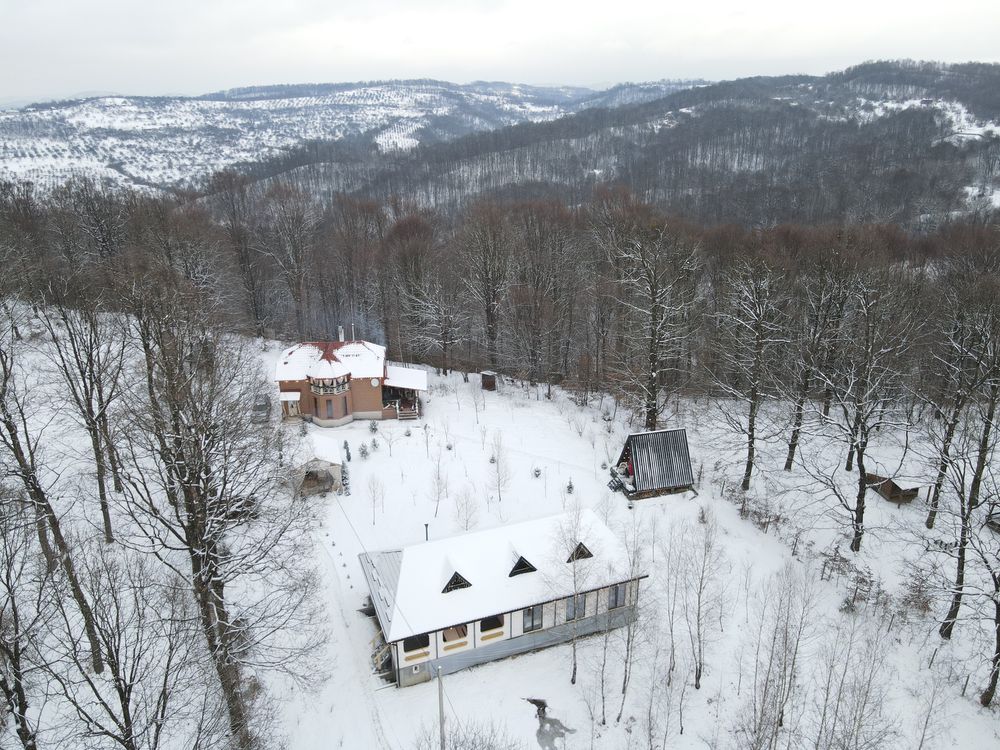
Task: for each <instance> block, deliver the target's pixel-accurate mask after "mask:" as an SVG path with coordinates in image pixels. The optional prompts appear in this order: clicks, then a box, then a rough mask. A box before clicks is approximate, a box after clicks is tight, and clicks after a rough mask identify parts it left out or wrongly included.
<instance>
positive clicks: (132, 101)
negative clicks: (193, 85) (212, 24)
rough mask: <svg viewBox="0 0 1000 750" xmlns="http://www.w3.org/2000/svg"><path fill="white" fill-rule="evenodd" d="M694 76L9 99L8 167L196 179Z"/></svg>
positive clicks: (668, 87)
mask: <svg viewBox="0 0 1000 750" xmlns="http://www.w3.org/2000/svg"><path fill="white" fill-rule="evenodd" d="M689 85H692V82H685V81H657V82H651V83H647V84H641V85H632V84H623V85H620V86H616V87H614V88H612V89H609V90H608V91H603V92H602V91H593V90H590V89H586V88H578V87H570V86H566V87H540V86H522V85H518V84H509V83H486V82H477V83H470V84H466V85H458V84H453V83H447V82H444V81H431V80H410V81H373V82H360V83H339V84H300V85H289V86H259V87H252V88H242V89H233V90H230V91H219V92H215V93H212V94H205V95H203V96H197V97H184V96H159V97H156V96H101V97H92V98H88V99H83V100H71V101H58V102H45V103H40V104H33V105H31V106H28V107H24V108H22V109H20V110H8V111H2V110H0V178H12V179H21V180H31V181H33V182H34V183H36V184H37V185H39V186H40V187H43V188H49V187H52V186H55V185H57V184H59V183H61V182H63V181H65V180H66V179H68V178H70V177H74V176H78V177H89V178H92V179H97V180H101V181H104V182H108V183H109V184H113V185H119V186H132V187H136V186H142V187H143V188H145V189H146V190H148V191H169V190H177V189H185V188H190V187H191V186H192V185H193V184H194V183H196V182H197V181H198V180H200V179H203V178H204V177H205V176H206V175H208V174H210V173H211V172H213V171H216V170H219V169H223V168H225V167H230V166H232V165H234V164H236V163H241V162H256V161H259V160H261V159H268V158H274V157H276V156H278V155H281V154H283V153H284V152H285V151H286V150H288V149H292V148H295V147H297V146H299V145H300V144H302V143H304V142H309V141H316V140H333V141H344V140H346V141H350V142H352V143H355V144H360V145H361V146H362V147H363V148H364V150H365V152H366V153H367V152H370V153H381V152H391V151H398V150H404V149H408V148H411V147H413V146H415V145H416V144H418V143H434V142H438V141H442V140H448V139H450V138H455V137H458V136H462V135H466V134H468V133H472V132H476V131H479V130H490V129H494V128H499V127H504V126H506V125H511V124H514V123H518V122H522V121H525V120H548V119H552V118H555V117H559V116H561V115H564V114H567V113H569V112H575V111H577V110H579V109H581V108H584V107H590V106H595V105H596V104H604V105H615V104H619V103H623V102H635V101H644V100H648V99H654V98H658V97H660V96H663V95H664V94H666V93H668V92H671V91H675V90H678V89H681V88H685V87H687V86H689Z"/></svg>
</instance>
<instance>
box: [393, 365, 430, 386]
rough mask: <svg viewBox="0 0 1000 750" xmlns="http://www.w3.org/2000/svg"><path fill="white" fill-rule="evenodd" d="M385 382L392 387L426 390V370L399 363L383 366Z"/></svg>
mask: <svg viewBox="0 0 1000 750" xmlns="http://www.w3.org/2000/svg"><path fill="white" fill-rule="evenodd" d="M385 384H386V385H389V386H392V387H393V388H406V389H408V390H412V391H426V390H427V370H421V369H417V368H416V367H402V366H401V365H386V366H385Z"/></svg>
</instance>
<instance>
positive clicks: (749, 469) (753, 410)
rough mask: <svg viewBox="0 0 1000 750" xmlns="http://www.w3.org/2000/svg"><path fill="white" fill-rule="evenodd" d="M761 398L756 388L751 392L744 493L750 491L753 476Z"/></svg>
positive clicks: (742, 485)
mask: <svg viewBox="0 0 1000 750" xmlns="http://www.w3.org/2000/svg"><path fill="white" fill-rule="evenodd" d="M759 398H760V397H759V395H758V393H757V389H756V387H755V388H754V389H753V390H752V391H751V392H750V413H749V414H748V415H747V463H746V468H744V470H743V484H741V485H740V487H741V488H742V490H743V491H744V492H746V491H747V490H749V489H750V477H751V475H752V474H753V461H754V441H755V440H756V437H757V409H759V408H760V404H759V403H758V400H759Z"/></svg>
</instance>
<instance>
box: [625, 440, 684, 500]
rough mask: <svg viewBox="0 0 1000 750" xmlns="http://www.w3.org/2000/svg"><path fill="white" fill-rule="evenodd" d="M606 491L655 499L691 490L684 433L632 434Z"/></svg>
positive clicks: (626, 442) (630, 496)
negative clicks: (659, 496) (658, 496)
mask: <svg viewBox="0 0 1000 750" xmlns="http://www.w3.org/2000/svg"><path fill="white" fill-rule="evenodd" d="M608 487H609V488H610V489H612V490H614V491H619V490H620V491H621V492H623V493H624V494H625V496H626V497H629V498H636V499H638V498H644V497H655V496H657V495H666V494H670V493H673V492H684V491H685V490H690V489H693V488H694V472H693V471H692V470H691V454H690V452H689V450H688V440H687V430H685V429H683V428H680V429H674V430H655V431H652V432H635V433H632V434H631V435H629V436H628V438H627V439H626V440H625V446H624V447H623V448H622V452H621V454H620V455H619V456H618V460H617V461H615V465H614V466H613V467H612V468H611V481H610V482H608Z"/></svg>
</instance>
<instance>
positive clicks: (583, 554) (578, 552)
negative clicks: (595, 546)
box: [566, 542, 594, 562]
mask: <svg viewBox="0 0 1000 750" xmlns="http://www.w3.org/2000/svg"><path fill="white" fill-rule="evenodd" d="M593 556H594V555H593V554H592V553H591V551H590V550H589V549H587V545H586V544H584V543H583V542H580V543H579V544H577V545H576V549H574V550H573V554H571V555H570V556H569V559H568V560H567V561H566V562H576V561H577V560H586V559H587V558H588V557H593Z"/></svg>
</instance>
